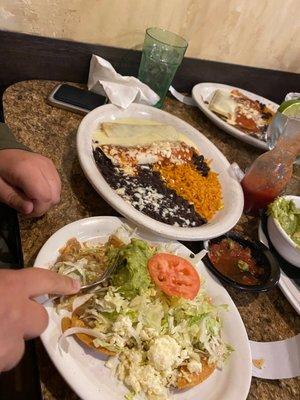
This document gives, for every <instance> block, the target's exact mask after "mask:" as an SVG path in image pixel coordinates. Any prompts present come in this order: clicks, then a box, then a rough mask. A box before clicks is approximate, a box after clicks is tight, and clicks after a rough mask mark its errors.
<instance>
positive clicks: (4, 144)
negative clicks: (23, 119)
mask: <svg viewBox="0 0 300 400" xmlns="http://www.w3.org/2000/svg"><path fill="white" fill-rule="evenodd" d="M4 149H19V150H30V149H29V148H28V147H26V146H25V145H23V144H22V143H19V142H18V141H17V140H16V138H15V137H14V135H13V134H12V133H11V132H10V130H9V128H8V126H7V125H5V124H3V123H0V150H4Z"/></svg>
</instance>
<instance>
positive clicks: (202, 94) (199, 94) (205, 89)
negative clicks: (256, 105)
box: [192, 82, 279, 150]
mask: <svg viewBox="0 0 300 400" xmlns="http://www.w3.org/2000/svg"><path fill="white" fill-rule="evenodd" d="M217 89H221V90H226V91H231V90H232V89H238V90H239V91H240V92H241V93H243V94H244V95H245V96H247V97H249V98H250V99H253V100H258V101H260V102H261V103H263V104H265V105H266V106H267V107H269V108H270V109H271V110H272V111H275V112H276V110H277V108H278V107H279V106H278V104H276V103H273V102H272V101H270V100H267V99H265V98H264V97H261V96H258V95H257V94H254V93H251V92H248V91H247V90H244V89H240V88H237V87H235V86H230V85H223V84H221V83H211V82H203V83H198V85H196V86H194V87H193V90H192V95H193V99H194V100H195V102H196V103H197V105H198V107H199V108H200V110H201V111H203V112H204V114H205V115H206V116H207V117H208V118H209V119H210V120H211V121H212V122H214V123H215V124H216V125H217V126H218V127H219V128H221V129H223V130H224V131H225V132H227V133H229V134H230V135H232V136H235V137H236V138H237V139H240V140H242V141H243V142H246V143H248V144H251V145H253V146H255V147H258V148H259V149H262V150H269V148H268V146H267V143H265V142H264V141H262V140H259V139H256V138H255V137H252V136H250V135H247V134H246V133H244V132H243V131H241V130H239V129H238V128H235V127H234V126H232V125H230V124H228V123H227V122H225V121H223V120H222V118H220V117H219V116H218V115H216V114H215V113H213V112H212V111H210V109H209V108H208V104H206V103H205V102H207V101H208V102H209V101H210V100H211V97H212V95H213V93H214V92H215V90H217Z"/></svg>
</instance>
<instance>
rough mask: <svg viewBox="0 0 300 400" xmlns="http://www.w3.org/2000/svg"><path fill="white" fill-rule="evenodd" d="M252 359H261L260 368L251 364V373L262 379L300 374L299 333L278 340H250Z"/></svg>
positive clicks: (292, 376)
mask: <svg viewBox="0 0 300 400" xmlns="http://www.w3.org/2000/svg"><path fill="white" fill-rule="evenodd" d="M250 347H251V354H252V359H253V360H261V361H262V365H261V368H257V367H256V366H255V365H253V368H252V375H253V376H257V377H258V378H264V379H284V378H294V377H296V376H300V334H299V335H297V336H294V337H292V338H290V339H286V340H280V341H278V342H265V343H263V342H253V341H251V340H250Z"/></svg>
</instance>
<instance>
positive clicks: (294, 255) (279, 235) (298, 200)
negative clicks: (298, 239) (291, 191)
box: [267, 196, 300, 268]
mask: <svg viewBox="0 0 300 400" xmlns="http://www.w3.org/2000/svg"><path fill="white" fill-rule="evenodd" d="M283 197H284V198H285V199H287V200H294V202H295V204H296V207H297V208H299V207H300V196H283ZM267 226H268V233H269V237H270V239H271V242H272V243H273V245H274V247H275V249H276V250H277V251H278V253H279V254H280V255H281V256H282V257H283V258H284V259H285V260H286V261H288V262H289V263H291V264H292V265H294V266H295V267H298V268H300V249H299V248H297V246H296V243H295V242H294V241H293V240H292V239H291V238H290V237H289V235H288V234H287V233H286V232H285V231H284V229H283V228H282V227H281V225H280V223H279V221H277V219H274V218H273V217H272V216H269V217H268V223H267Z"/></svg>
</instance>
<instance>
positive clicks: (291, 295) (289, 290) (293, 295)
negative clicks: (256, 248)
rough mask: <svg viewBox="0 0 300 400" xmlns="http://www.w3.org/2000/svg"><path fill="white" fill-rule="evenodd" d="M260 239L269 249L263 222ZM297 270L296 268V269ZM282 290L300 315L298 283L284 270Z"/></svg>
mask: <svg viewBox="0 0 300 400" xmlns="http://www.w3.org/2000/svg"><path fill="white" fill-rule="evenodd" d="M258 238H259V240H260V241H261V242H262V243H263V244H264V245H265V246H267V247H268V248H269V245H268V240H267V238H266V235H265V234H264V232H263V230H262V227H261V222H260V223H259V226H258ZM295 268H296V267H295ZM278 285H279V287H280V289H281V290H282V292H283V294H284V295H285V297H286V298H287V300H288V301H289V302H290V304H291V305H292V306H293V307H294V309H295V310H296V311H297V313H298V314H299V315H300V288H299V286H297V285H296V283H295V282H294V281H293V280H292V279H290V278H289V277H288V276H287V275H286V274H285V273H284V272H283V271H282V270H281V274H280V279H279V282H278Z"/></svg>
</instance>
